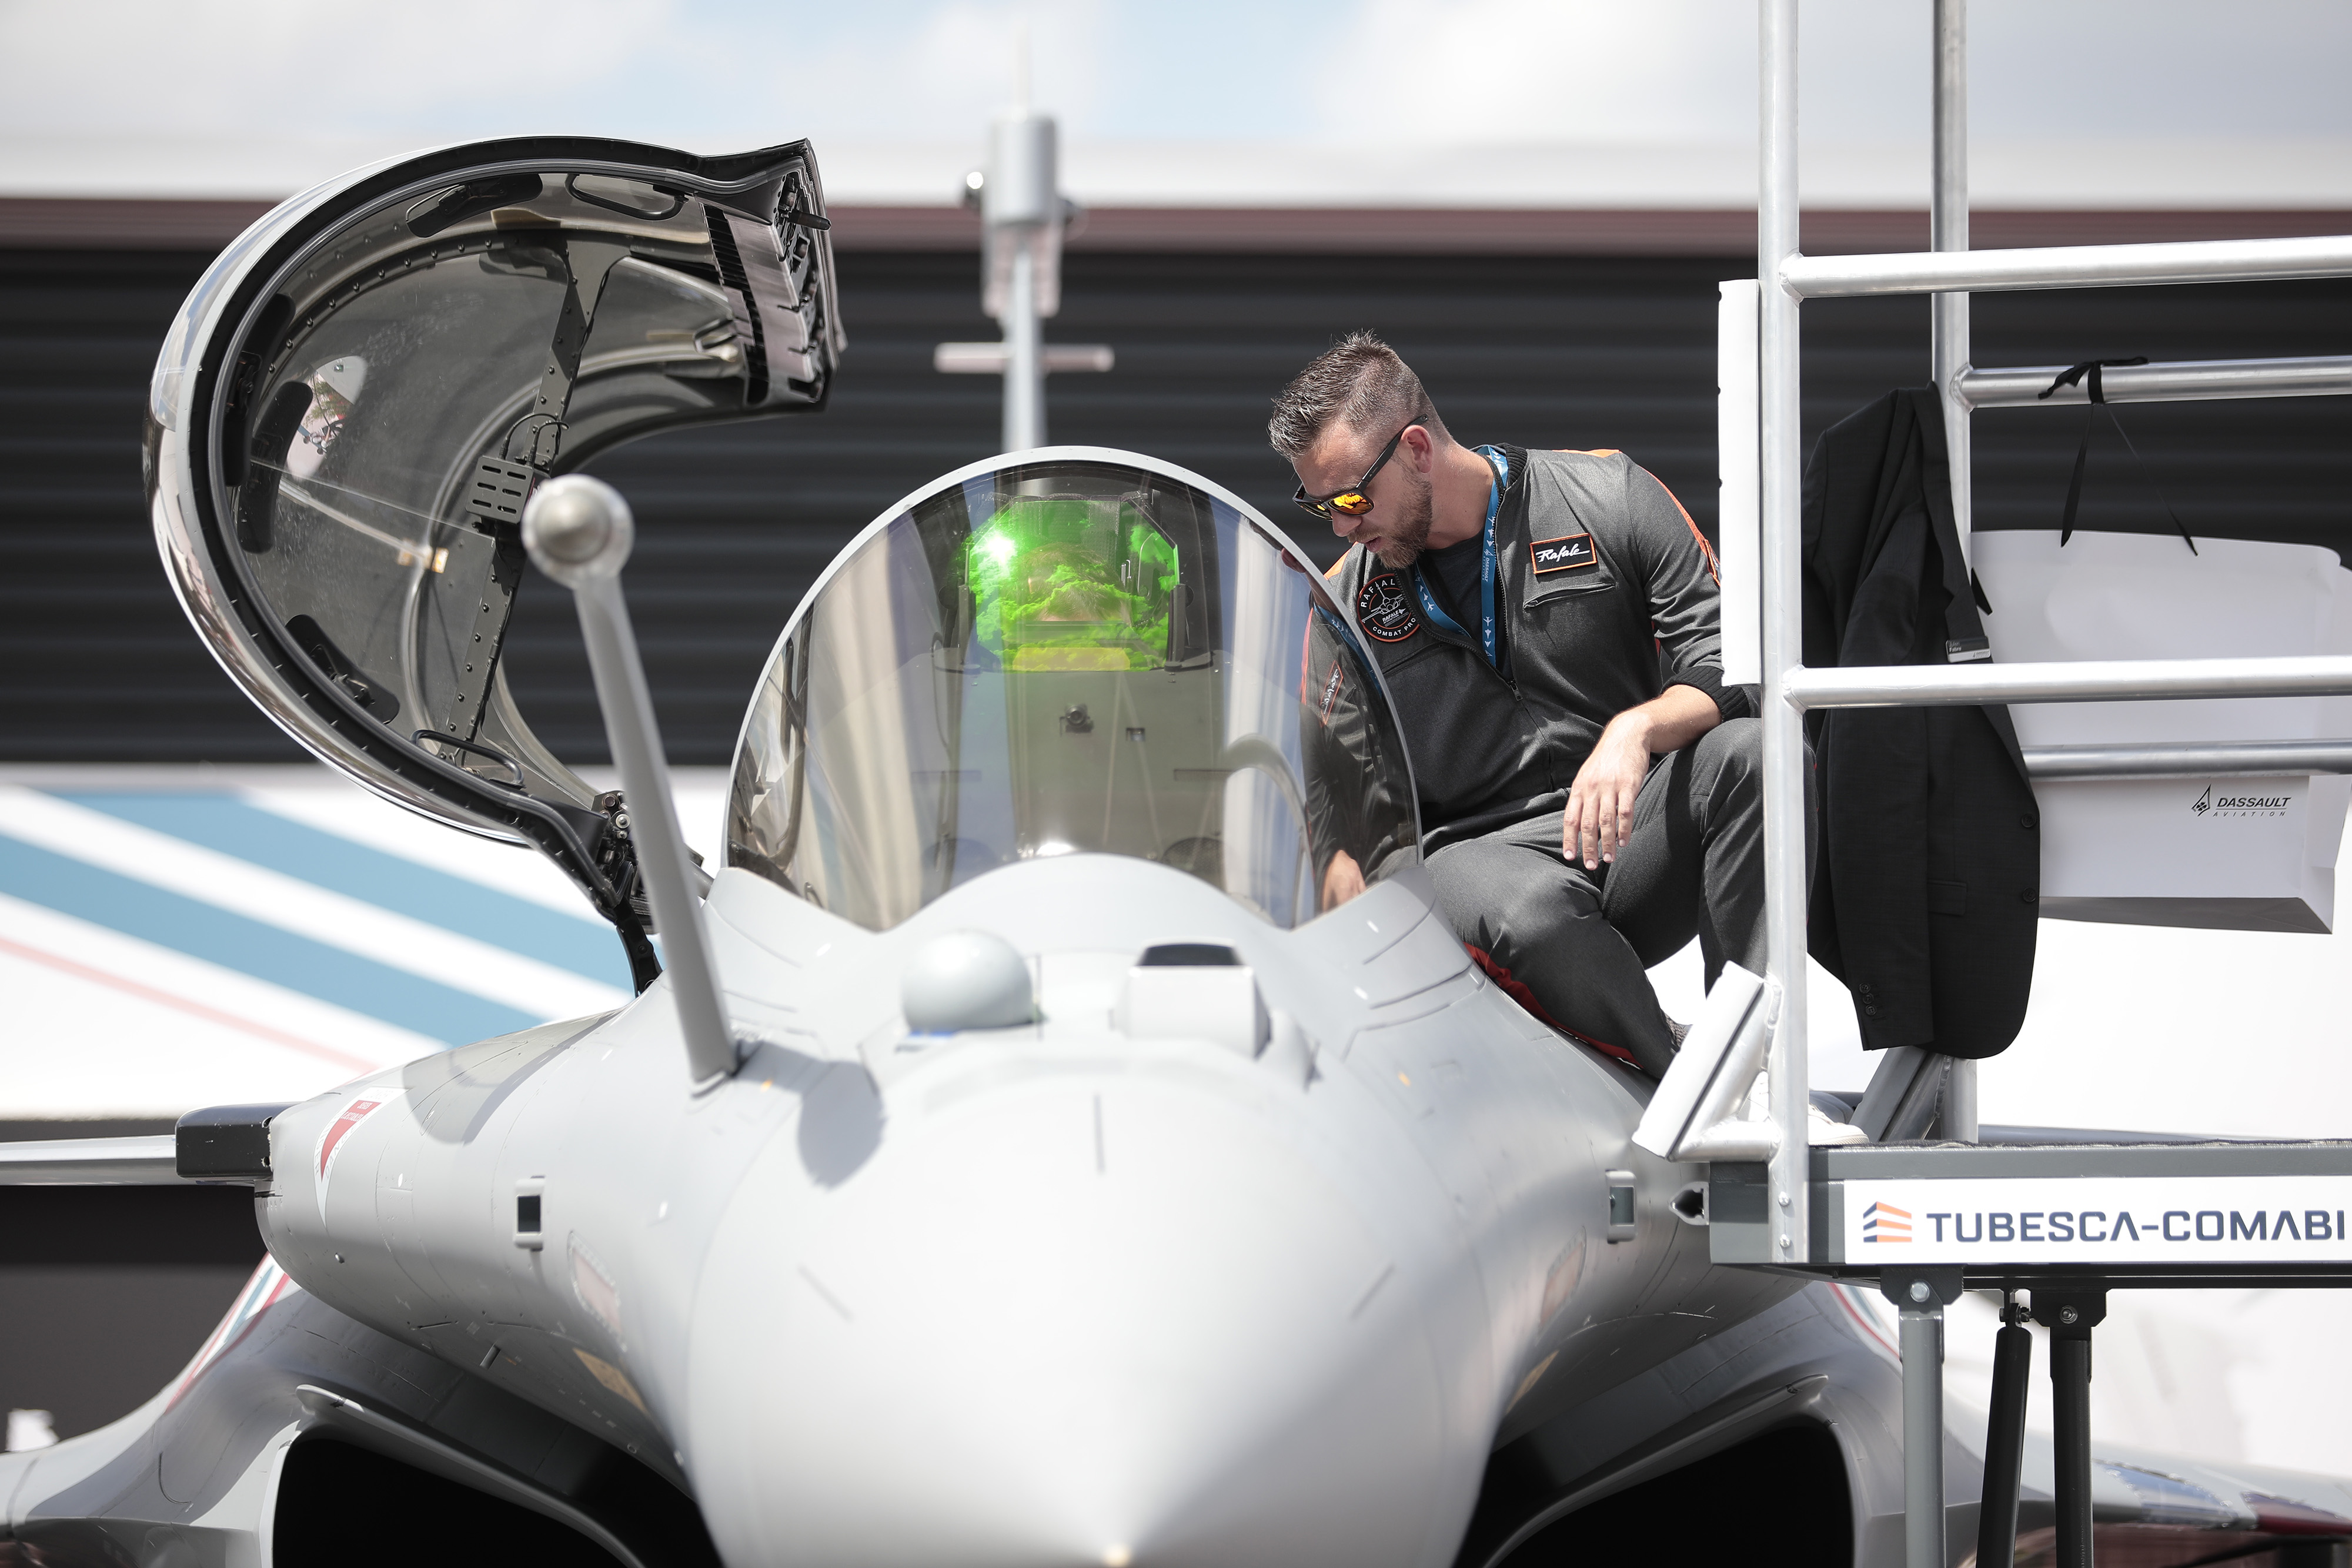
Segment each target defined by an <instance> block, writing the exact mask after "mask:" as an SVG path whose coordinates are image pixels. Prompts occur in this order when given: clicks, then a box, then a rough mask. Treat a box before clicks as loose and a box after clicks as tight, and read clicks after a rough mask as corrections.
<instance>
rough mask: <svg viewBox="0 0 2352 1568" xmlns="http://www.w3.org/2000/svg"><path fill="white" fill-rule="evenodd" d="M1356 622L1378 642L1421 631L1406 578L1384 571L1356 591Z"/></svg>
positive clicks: (1398, 641)
mask: <svg viewBox="0 0 2352 1568" xmlns="http://www.w3.org/2000/svg"><path fill="white" fill-rule="evenodd" d="M1590 542H1591V541H1590V540H1589V539H1588V540H1587V543H1588V544H1589V543H1590ZM1356 624H1357V625H1358V626H1359V627H1360V628H1361V629H1362V631H1363V633H1364V635H1365V636H1367V637H1370V639H1372V641H1374V642H1375V643H1402V642H1403V641H1404V640H1405V639H1406V638H1408V637H1410V636H1412V634H1413V633H1414V632H1418V631H1420V630H1421V617H1420V616H1419V615H1418V614H1416V613H1415V612H1414V611H1413V608H1412V599H1411V598H1410V597H1408V596H1407V594H1406V593H1405V591H1404V579H1402V578H1401V577H1399V576H1398V575H1397V574H1396V573H1395V572H1392V571H1384V572H1381V574H1380V575H1379V576H1377V577H1374V578H1372V579H1370V580H1368V581H1367V582H1365V584H1364V586H1363V587H1362V588H1361V589H1360V590H1358V591H1357V593H1356Z"/></svg>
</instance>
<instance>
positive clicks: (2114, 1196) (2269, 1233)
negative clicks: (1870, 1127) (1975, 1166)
mask: <svg viewBox="0 0 2352 1568" xmlns="http://www.w3.org/2000/svg"><path fill="white" fill-rule="evenodd" d="M1843 1186H1844V1193H1845V1260H1846V1261H1847V1262H1849V1263H1863V1262H1878V1261H1885V1262H1890V1263H1896V1262H1899V1263H2001V1264H2031V1263H2057V1262H2064V1263H2249V1262H2295V1263H2327V1262H2352V1241H2347V1239H2346V1237H2345V1221H2346V1218H2347V1214H2352V1176H2121V1177H2085V1176H2066V1177H2062V1178H2050V1179H2038V1178H2032V1177H2010V1178H2002V1179H1998V1180H1993V1179H1986V1180H1953V1181H1851V1180H1850V1181H1847V1182H1845V1183H1844V1184H1843Z"/></svg>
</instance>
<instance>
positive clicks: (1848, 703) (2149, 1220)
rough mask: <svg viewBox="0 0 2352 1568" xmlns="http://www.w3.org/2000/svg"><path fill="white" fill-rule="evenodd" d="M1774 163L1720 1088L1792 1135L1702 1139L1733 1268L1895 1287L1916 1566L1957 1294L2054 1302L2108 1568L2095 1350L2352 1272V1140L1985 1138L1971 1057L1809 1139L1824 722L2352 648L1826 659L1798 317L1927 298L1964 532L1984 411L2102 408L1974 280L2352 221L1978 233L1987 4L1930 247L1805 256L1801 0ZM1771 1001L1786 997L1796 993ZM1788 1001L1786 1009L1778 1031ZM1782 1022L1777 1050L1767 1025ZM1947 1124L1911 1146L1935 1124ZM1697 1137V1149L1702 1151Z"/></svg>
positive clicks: (1778, 98) (2182, 273) (2055, 272)
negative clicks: (1819, 653)
mask: <svg viewBox="0 0 2352 1568" xmlns="http://www.w3.org/2000/svg"><path fill="white" fill-rule="evenodd" d="M1759 9H1760V23H1761V58H1762V81H1761V88H1762V91H1761V122H1762V123H1761V131H1762V137H1761V169H1760V184H1759V203H1758V225H1757V243H1758V250H1757V272H1756V277H1755V278H1754V279H1753V281H1750V280H1748V279H1738V280H1735V281H1733V282H1729V283H1727V284H1725V285H1724V286H1723V304H1722V313H1721V317H1720V335H1719V354H1720V363H1721V376H1720V399H1721V401H1720V413H1719V433H1720V437H1721V447H1722V454H1723V473H1724V505H1723V514H1722V517H1723V521H1722V535H1723V538H1722V558H1723V566H1724V584H1725V598H1724V603H1725V609H1724V632H1725V648H1726V674H1727V676H1728V677H1729V678H1731V679H1733V680H1735V681H1741V680H1745V681H1759V682H1760V683H1761V685H1762V686H1763V689H1764V700H1763V704H1762V710H1763V722H1764V766H1765V772H1766V778H1767V779H1768V796H1767V805H1766V819H1767V823H1766V859H1767V883H1768V906H1769V916H1768V918H1769V951H1770V961H1769V968H1768V973H1767V975H1766V977H1765V980H1764V985H1763V988H1762V994H1761V997H1760V999H1759V1001H1758V1002H1757V1003H1756V1004H1754V1006H1753V1007H1752V1009H1751V1011H1752V1013H1753V1015H1754V1018H1755V1019H1756V1020H1757V1021H1756V1022H1754V1023H1752V1024H1751V1023H1748V1022H1745V1021H1743V1022H1742V1023H1740V1024H1739V1025H1738V1030H1736V1031H1735V1033H1734V1035H1733V1036H1732V1037H1730V1038H1729V1040H1728V1043H1727V1045H1726V1046H1723V1047H1720V1048H1719V1049H1720V1050H1721V1051H1722V1052H1723V1054H1722V1056H1721V1061H1723V1062H1724V1063H1725V1067H1724V1069H1723V1070H1722V1071H1721V1073H1720V1074H1719V1076H1720V1077H1721V1078H1723V1079H1725V1080H1729V1079H1730V1078H1732V1077H1733V1076H1734V1075H1735V1070H1737V1071H1738V1072H1743V1073H1747V1074H1750V1075H1752V1072H1753V1071H1754V1065H1755V1064H1756V1063H1757V1062H1758V1061H1759V1060H1760V1064H1761V1067H1762V1070H1763V1071H1764V1073H1765V1074H1766V1076H1767V1078H1768V1081H1769V1084H1770V1092H1769V1103H1770V1118H1771V1119H1770V1124H1769V1125H1764V1124H1757V1123H1752V1122H1745V1121H1740V1120H1738V1119H1737V1113H1736V1109H1735V1107H1736V1106H1737V1105H1738V1103H1739V1101H1740V1099H1741V1097H1742V1092H1744V1086H1745V1080H1744V1079H1743V1080H1742V1081H1741V1082H1739V1083H1738V1084H1724V1083H1711V1084H1710V1086H1709V1091H1708V1095H1707V1098H1706V1106H1707V1107H1710V1108H1711V1109H1710V1110H1709V1115H1710V1116H1713V1117H1714V1118H1716V1119H1715V1121H1714V1124H1712V1125H1707V1124H1698V1123H1695V1124H1693V1125H1692V1126H1691V1127H1690V1129H1689V1131H1688V1132H1687V1134H1685V1139H1684V1142H1683V1143H1682V1144H1681V1145H1680V1147H1681V1148H1683V1149H1685V1150H1688V1151H1694V1152H1695V1153H1696V1157H1707V1155H1712V1156H1713V1162H1714V1163H1713V1164H1712V1165H1711V1166H1710V1176H1709V1195H1708V1211H1709V1217H1710V1222H1711V1230H1710V1235H1711V1239H1712V1247H1713V1252H1714V1257H1715V1259H1716V1260H1717V1261H1718V1262H1723V1263H1731V1264H1742V1265H1748V1266H1753V1267H1762V1268H1769V1269H1773V1270H1784V1271H1790V1272H1799V1273H1807V1274H1812V1275H1816V1276H1825V1277H1839V1278H1848V1279H1853V1278H1859V1279H1864V1280H1875V1281H1878V1283H1879V1286H1880V1288H1881V1289H1882V1290H1883V1291H1885V1293H1886V1294H1887V1296H1888V1297H1889V1298H1890V1299H1892V1300H1893V1301H1894V1302H1895V1305H1896V1307H1897V1308H1898V1309H1899V1311H1900V1313H1901V1322H1902V1328H1901V1340H1902V1348H1903V1353H1904V1392H1905V1429H1906V1516H1907V1524H1906V1563H1907V1564H1908V1568H1943V1565H1944V1564H1945V1563H1946V1562H1947V1545H1946V1529H1945V1498H1944V1479H1943V1469H1942V1433H1943V1396H1942V1362H1943V1309H1944V1306H1945V1305H1946V1304H1947V1303H1948V1302H1949V1301H1953V1300H1954V1299H1956V1298H1957V1297H1958V1293H1959V1292H1960V1291H1962V1290H1964V1289H1999V1290H2001V1291H2006V1292H2014V1291H2018V1290H2021V1289H2022V1290H2026V1291H2030V1292H2031V1293H2032V1316H2033V1318H2034V1320H2035V1321H2037V1322H2042V1323H2044V1324H2046V1325H2048V1326H2049V1328H2050V1330H2051V1333H2052V1338H2053V1368H2052V1376H2053V1383H2054V1384H2055V1393H2056V1396H2057V1397H2056V1406H2055V1413H2056V1426H2057V1436H2056V1452H2057V1459H2058V1473H2057V1483H2058V1494H2059V1495H2058V1510H2057V1513H2058V1541H2057V1548H2058V1550H2057V1562H2058V1563H2059V1565H2060V1568H2088V1564H2089V1563H2090V1561H2091V1534H2090V1526H2091V1500H2090V1499H2091V1482H2090V1472H2091V1459H2090V1447H2089V1445H2090V1414H2089V1382H2090V1344H2091V1335H2092V1332H2093V1330H2094V1329H2095V1327H2096V1325H2097V1324H2098V1322H2100V1321H2101V1319H2102V1318H2103V1317H2104V1316H2105V1300H2106V1292H2107V1291H2108V1290H2110V1289H2119V1288H2126V1287H2128V1288H2154V1287H2193V1286H2206V1287H2210V1286H2222V1285H2236V1286H2249V1285H2336V1284H2352V1237H2347V1230H2346V1220H2347V1214H2352V1142H2347V1143H2304V1142H2294V1143H2287V1142H2281V1143H2256V1142H2228V1143H2210V1144H2196V1143H2168V1144H2160V1145H2096V1144H2074V1143H2070V1144H2053V1145H2042V1146H2016V1145H2004V1146H1998V1147H1996V1146H1989V1145H1980V1144H1979V1143H1978V1142H1977V1135H1978V1125H1977V1114H1976V1107H1975V1080H1974V1064H1973V1063H1972V1062H1967V1061H1952V1060H1951V1059H1948V1058H1944V1057H1940V1056H1937V1055H1936V1054H1935V1053H1933V1052H1932V1051H1918V1050H1910V1049H1907V1048H1906V1049H1902V1050H1896V1051H1888V1052H1885V1058H1886V1060H1885V1061H1884V1062H1883V1064H1882V1067H1881V1070H1880V1071H1879V1073H1878V1076H1877V1078H1876V1079H1875V1080H1874V1084H1873V1088H1872V1091H1871V1092H1870V1093H1869V1094H1868V1095H1866V1096H1865V1098H1864V1102H1863V1103H1862V1104H1861V1105H1860V1106H1858V1107H1856V1108H1855V1113H1854V1118H1853V1119H1854V1121H1855V1122H1856V1124H1859V1125H1861V1126H1863V1127H1864V1130H1865V1131H1867V1132H1869V1133H1870V1134H1872V1135H1873V1137H1874V1138H1877V1139H1880V1140H1883V1141H1881V1142H1878V1143H1876V1144H1874V1145H1859V1146H1849V1147H1837V1148H1814V1147H1811V1146H1809V1143H1808V1130H1807V1113H1808V1109H1809V1092H1810V1089H1811V1085H1810V1083H1809V1081H1808V1076H1807V1062H1806V1038H1805V1030H1806V1019H1807V1009H1806V998H1805V973H1806V967H1805V966H1806V947H1807V942H1806V934H1807V923H1806V915H1807V909H1806V904H1807V887H1806V877H1805V867H1806V863H1807V861H1806V824H1805V821H1804V807H1803V801H1804V799H1805V789H1804V769H1805V767H1806V750H1805V735H1804V728H1803V726H1804V719H1805V715H1806V713H1807V712H1808V711H1811V710H1819V709H1825V708H1838V707H1866V706H1932V705H1979V704H2003V703H2063V702H2112V701H2117V700H2127V701H2150V700H2167V699H2181V698H2190V697H2241V698H2254V697H2272V696H2284V695H2345V694H2352V658H2347V657H2340V656H2318V657H2297V658H2272V659H2198V660H2164V661H2132V662H2123V661H2117V662H2090V663H2069V664H1994V663H1990V662H1981V661H1982V655H1981V653H1979V654H1978V655H1977V659H1978V660H1979V662H1969V663H1961V664H1944V665H1903V666H1894V667H1885V668H1867V669H1864V668H1837V669H1808V668H1806V667H1805V666H1804V664H1803V661H1802V657H1801V646H1802V644H1801V636H1802V612H1801V606H1802V598H1803V595H1802V583H1803V561H1802V559H1801V517H1800V498H1799V483H1800V476H1801V469H1802V464H1803V454H1802V452H1801V449H1800V442H1799V426H1798V406H1799V404H1798V394H1799V386H1800V364H1799V339H1798V312H1799V308H1800V307H1801V304H1802V303H1803V301H1805V300H1807V299H1813V298H1835V297H1850V296H1857V295H1886V294H1927V295H1930V296H1932V298H1933V316H1932V320H1933V334H1934V338H1933V350H1934V351H1933V364H1934V379H1935V385H1936V389H1937V393H1938V395H1939V397H1940V399H1941V402H1942V406H1943V413H1944V428H1945V434H1946V440H1947V445H1948V450H1949V454H1950V458H1951V475H1952V480H1951V482H1952V491H1953V512H1954V515H1955V517H1956V518H1957V519H1958V525H1959V538H1960V540H1961V544H1962V548H1963V549H1964V550H1968V549H1970V546H1969V514H1970V507H1969V490H1970V486H1969V415H1970V413H1971V412H1972V410H1974V409H1976V408H1979V407H1994V406H2053V407H2055V406H2064V405H2066V404H2069V403H2071V404H2075V405H2080V404H2081V403H2083V402H2084V401H2086V399H2089V398H2091V396H2092V394H2091V392H2088V391H2086V390H2085V389H2084V387H2083V386H2081V385H2074V386H2065V387H2060V388H2057V389H2056V390H2055V391H2054V392H2052V393H2051V394H2050V395H2046V396H2045V395H2043V392H2042V389H2044V388H2049V387H2052V386H2053V382H2055V381H2057V380H2058V378H2059V377H2060V372H2061V370H2062V369H2063V368H2062V367H2056V366H2040V367H2021V368H2013V369H1996V370H1987V369H1979V368H1977V367H1975V366H1973V365H1971V364H1970V363H1969V293H1970V292H1973V291H1985V290H1993V289H2021V288H2093V287H2118V286H2126V285H2155V284H2183V283H2200V282H2222V281H2247V280H2270V279H2282V278H2302V277H2341V276H2347V275H2352V236H2328V237H2319V238H2305V239H2272V240H2247V241H2222V242H2206V243H2184V244H2165V245H2129V246H2068V247H2061V248H2052V249H2042V250H2000V251H1971V250H1970V249H1969V233H1968V153H1967V77H1968V57H1967V38H1966V31H1967V27H1966V0H1934V29H1935V49H1934V57H1935V68H1934V74H1935V84H1934V123H1935V150H1934V162H1935V182H1934V201H1933V207H1932V214H1931V216H1932V223H1931V236H1932V237H1931V245H1932V249H1930V250H1929V251H1927V252H1924V253H1920V254H1916V255H1896V256H1804V255H1802V254H1801V253H1800V252H1799V250H1798V248H1797V221H1798V181H1797V172H1798V169H1797V162H1798V161H1797V15H1798V5H1797V0H1761V3H1760V7H1759ZM2104 383H2105V397H2106V398H2107V399H2109V400H2111V401H2115V402H2127V401H2128V402H2147V401H2166V400H2188V399H2211V398H2234V397H2294V396H2315V395H2341V394H2346V393H2352V360H2345V359H2332V358H2330V359H2281V360H2227V361H2210V362H2201V363H2171V364H2144V365H2137V366H2131V367H2120V366H2119V367H2115V368H2111V369H2108V370H2107V371H2105V376H2104ZM2027 760H2028V768H2029V771H2030V772H2031V773H2032V775H2033V776H2034V777H2036V778H2039V779H2061V778H2063V779H2108V778H2152V777H2179V776H2182V775H2183V773H2184V772H2186V773H2189V774H2203V773H2206V772H2211V773H2214V774H2216V775H2217V776H2224V777H2254V776H2260V775H2262V774H2263V773H2265V772H2269V773H2273V774H2275V773H2278V772H2280V771H2282V770H2283V769H2286V768H2288V767H2289V766H2290V765H2291V766H2292V770H2294V771H2299V772H2339V771H2344V770H2346V768H2347V766H2352V742H2347V741H2342V740H2321V741H2316V742H2314V741H2272V742H2255V743H2241V744H2233V745H2231V746H2227V747H2144V746H2117V747H2095V746H2084V747H2064V748H2059V749H2057V750H2054V751H2051V750H2045V751H2044V752H2043V753H2042V754H2040V755H2035V754H2029V756H2028V759H2027ZM1775 1009H1777V1012H1776V1011H1775ZM1766 1019H1769V1020H1770V1021H1769V1025H1768V1024H1767V1023H1766V1022H1764V1021H1763V1020H1766ZM1768 1028H1769V1045H1767V1044H1765V1043H1764V1038H1763V1037H1764V1031H1765V1030H1767V1029H1768ZM1931 1124H1933V1125H1935V1126H1936V1127H1937V1128H1939V1129H1940V1131H1941V1133H1942V1134H1943V1135H1944V1137H1945V1139H1946V1140H1947V1141H1944V1142H1938V1143H1934V1144H1928V1143H1921V1142H1916V1141H1905V1140H1906V1139H1908V1140H1916V1139H1917V1138H1918V1137H1919V1136H1920V1134H1924V1133H1926V1132H1927V1130H1928V1128H1929V1126H1930V1125H1931ZM1679 1157H1691V1156H1690V1155H1683V1156H1679ZM2021 1315H2022V1312H2021V1308H2020V1306H2019V1304H2018V1303H2017V1302H2016V1301H2015V1300H2014V1297H2013V1296H2011V1298H2010V1299H2009V1301H2008V1305H2007V1307H2006V1309H2005V1312H2004V1321H2005V1322H2006V1323H2007V1325H2008V1326H2007V1327H2005V1328H2004V1329H2003V1330H2002V1331H2001V1340H2000V1346H1999V1352H1998V1354H1997V1357H1996V1370H1995V1377H1994V1388H1993V1400H1992V1404H1993V1416H1992V1428H1991V1430H1990V1432H1989V1434H1988V1444H1987V1480H1986V1483H1985V1497H1984V1500H1983V1505H1982V1508H1981V1510H1980V1513H1979V1542H1978V1548H1977V1556H1976V1559H1975V1560H1976V1561H1977V1562H1979V1563H1994V1562H2000V1563H2008V1562H2009V1561H2011V1556H2012V1554H2013V1549H2014V1545H2015V1535H2016V1501H2017V1492H2018V1466H2019V1462H2020V1461H2019V1456H2020V1453H2021V1443H2022V1437H2023V1427H2024V1411H2025V1382H2024V1380H2025V1377H2026V1375H2027V1361H2028V1359H2029V1357H2030V1354H2031V1353H2030V1350H2029V1349H2028V1348H2027V1347H2028V1345H2029V1344H2030V1342H2029V1341H2028V1340H2027V1338H2026V1335H2025V1332H2024V1330H2023V1329H2022V1328H2021V1327H2020V1326H2019V1322H2020V1318H2021Z"/></svg>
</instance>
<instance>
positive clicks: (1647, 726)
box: [1560, 708, 1653, 871]
mask: <svg viewBox="0 0 2352 1568" xmlns="http://www.w3.org/2000/svg"><path fill="white" fill-rule="evenodd" d="M1652 728H1653V726H1652V723H1651V720H1650V717H1649V716H1648V715H1646V714H1644V713H1643V711H1642V709H1640V708H1629V709H1627V710H1626V711H1625V712H1623V713H1621V714H1619V715H1618V716H1616V717H1615V718H1612V719H1611V720H1610V721H1609V727H1608V728H1607V729H1604V730H1602V731H1601V738H1600V739H1599V740H1598V741H1597V742H1595V743H1594V744H1593V747H1592V755H1591V756H1590V757H1588V758H1585V759H1584V766H1583V767H1581V768H1578V769H1577V770H1576V782H1575V784H1574V785H1573V786H1571V787H1570V789H1569V791H1568V813H1567V821H1566V822H1565V823H1564V824H1563V826H1562V828H1561V831H1560V853H1561V854H1563V855H1565V856H1567V857H1568V859H1570V861H1576V860H1582V861H1583V862H1584V866H1585V869H1586V870H1587V871H1590V870H1591V869H1592V868H1593V867H1595V866H1597V865H1599V864H1600V863H1601V862H1602V861H1613V860H1615V859H1616V858H1617V846H1618V845H1620V844H1622V843H1623V842H1624V841H1626V840H1627V839H1629V838H1631V837H1633V800H1634V798H1635V797H1636V796H1638V795H1640V794H1641V792H1642V780H1643V779H1646V778H1647V777H1649V773H1650V757H1651V749H1650V732H1651V729H1652Z"/></svg>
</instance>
